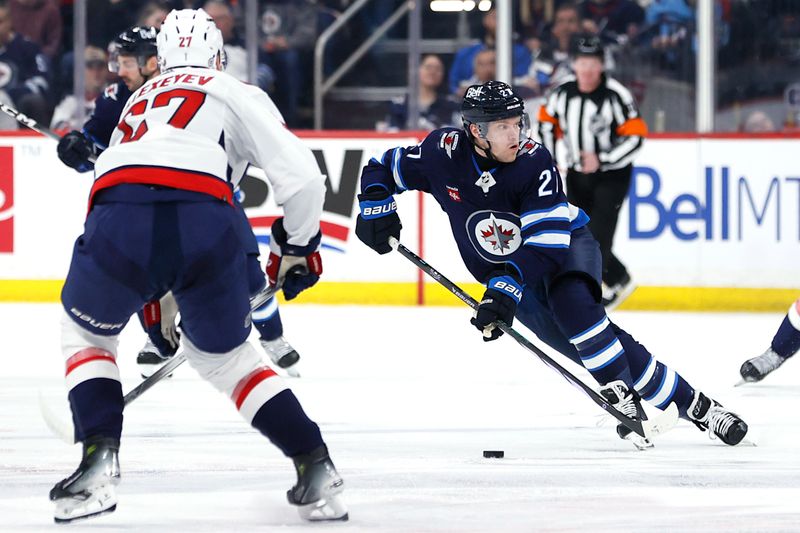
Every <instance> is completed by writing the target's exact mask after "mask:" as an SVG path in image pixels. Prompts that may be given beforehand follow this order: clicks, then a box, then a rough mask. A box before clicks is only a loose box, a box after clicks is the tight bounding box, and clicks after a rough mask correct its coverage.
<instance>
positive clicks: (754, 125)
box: [741, 110, 777, 133]
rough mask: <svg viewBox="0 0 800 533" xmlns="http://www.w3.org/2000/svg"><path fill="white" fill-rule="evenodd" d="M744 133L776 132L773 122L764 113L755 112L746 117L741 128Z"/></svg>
mask: <svg viewBox="0 0 800 533" xmlns="http://www.w3.org/2000/svg"><path fill="white" fill-rule="evenodd" d="M741 130H742V131H743V132H744V133H769V132H771V131H777V128H776V127H775V122H773V121H772V119H771V118H770V117H769V115H767V114H766V113H765V112H764V111H760V110H756V111H753V112H752V113H750V114H749V115H747V118H746V119H745V120H744V123H743V124H742V126H741Z"/></svg>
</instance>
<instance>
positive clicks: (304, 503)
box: [286, 445, 349, 522]
mask: <svg viewBox="0 0 800 533" xmlns="http://www.w3.org/2000/svg"><path fill="white" fill-rule="evenodd" d="M292 459H293V460H294V467H295V469H296V470H297V483H296V484H295V486H294V487H292V488H291V489H289V490H288V491H287V492H286V498H287V499H288V500H289V503H291V504H292V505H297V506H298V509H297V510H298V512H299V513H300V517H301V518H303V519H304V520H309V521H311V522H318V521H323V520H342V521H344V520H347V519H348V518H349V517H348V515H347V507H346V506H345V504H344V501H343V500H342V497H341V494H342V491H344V482H343V481H342V478H341V476H339V473H338V472H336V468H335V467H334V466H333V462H332V461H331V458H330V456H328V448H326V447H325V445H322V446H320V447H319V448H317V449H316V450H314V451H312V452H311V453H308V454H304V455H298V456H296V457H293V458H292Z"/></svg>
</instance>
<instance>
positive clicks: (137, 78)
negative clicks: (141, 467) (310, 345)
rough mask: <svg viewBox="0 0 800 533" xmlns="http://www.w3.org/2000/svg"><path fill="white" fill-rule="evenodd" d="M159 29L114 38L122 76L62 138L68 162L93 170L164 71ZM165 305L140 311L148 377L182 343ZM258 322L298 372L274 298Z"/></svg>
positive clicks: (278, 355) (265, 342) (256, 276)
mask: <svg viewBox="0 0 800 533" xmlns="http://www.w3.org/2000/svg"><path fill="white" fill-rule="evenodd" d="M156 33H157V32H156V29H155V28H152V27H147V26H133V27H131V28H129V29H127V30H125V31H124V32H122V33H121V34H120V35H119V36H118V37H117V38H116V39H115V40H114V41H113V42H112V44H111V47H110V53H111V55H110V57H109V70H111V71H112V72H114V73H116V74H117V75H118V76H119V77H120V81H118V82H116V83H114V84H112V85H109V86H108V87H107V88H106V89H105V91H104V92H103V94H102V95H101V96H99V97H98V98H97V100H96V101H95V109H94V112H93V113H92V116H91V117H90V118H89V120H88V121H87V122H86V124H84V126H83V129H82V131H77V130H74V131H71V132H69V133H67V134H66V135H65V136H64V137H63V138H62V139H61V141H60V142H59V143H58V157H59V159H61V161H62V162H63V163H64V164H65V165H67V166H69V167H72V168H74V169H75V170H77V171H78V172H87V171H90V170H92V169H93V168H94V163H92V161H91V159H93V158H95V157H97V156H98V155H99V154H100V153H102V151H103V150H105V149H106V147H107V146H108V143H109V141H110V140H111V134H112V132H113V131H114V128H116V127H117V124H118V123H119V121H120V115H121V114H122V109H123V107H125V104H126V102H127V101H128V98H130V96H131V94H133V92H134V91H136V90H138V89H139V88H140V87H142V85H144V84H145V83H146V82H147V81H148V80H150V79H151V78H153V77H154V76H157V75H158V74H159V68H158V60H157V57H156V54H157V52H156ZM237 206H238V202H237ZM239 211H240V214H241V218H242V224H241V226H242V227H241V230H242V238H243V239H245V240H246V241H247V244H248V254H249V256H250V263H249V268H248V275H249V277H250V284H251V293H252V294H256V293H258V292H259V291H260V290H261V289H262V288H263V287H264V285H265V283H266V281H265V278H264V272H263V271H262V270H261V265H260V263H259V261H258V256H259V249H258V242H257V241H256V239H255V236H253V232H252V229H251V227H250V224H249V222H248V221H247V216H246V215H245V213H244V210H243V209H241V208H239ZM163 307H164V308H163V310H162V305H161V303H159V302H158V301H155V302H149V303H148V304H147V305H146V306H145V308H144V309H142V310H141V311H140V312H139V313H138V316H139V321H140V323H141V324H142V327H143V328H144V329H145V331H146V332H147V334H148V340H147V342H146V343H145V345H144V347H143V348H142V349H141V350H140V351H139V354H138V355H137V357H136V361H137V363H138V364H139V368H140V371H141V373H142V376H143V377H147V376H149V375H150V374H152V373H153V372H155V371H156V370H157V368H158V367H159V366H160V365H161V364H162V363H163V362H164V360H165V359H167V358H169V357H171V356H173V355H175V352H176V351H177V348H178V342H177V341H178V337H177V333H176V329H175V324H174V314H171V313H170V312H168V310H173V311H177V308H176V307H175V306H174V301H173V300H171V295H167V296H166V297H165V301H164V306H163ZM162 311H163V312H162ZM253 324H254V325H255V326H256V329H257V330H258V332H259V336H260V342H261V346H262V347H263V348H264V350H265V351H266V352H267V354H268V355H269V356H270V359H271V360H272V362H273V363H275V364H277V365H278V366H279V367H281V368H284V369H285V370H286V371H287V373H288V374H289V375H291V376H299V374H298V373H297V370H296V367H295V366H294V365H295V363H297V362H298V361H299V359H300V355H299V354H298V353H297V351H296V350H295V349H294V348H293V347H292V346H291V345H290V344H289V343H288V342H287V341H286V339H285V338H284V337H283V323H282V321H281V316H280V312H279V311H278V301H277V300H276V299H275V298H271V299H270V300H268V301H267V302H265V303H264V305H262V306H261V307H259V308H258V309H256V310H255V311H253Z"/></svg>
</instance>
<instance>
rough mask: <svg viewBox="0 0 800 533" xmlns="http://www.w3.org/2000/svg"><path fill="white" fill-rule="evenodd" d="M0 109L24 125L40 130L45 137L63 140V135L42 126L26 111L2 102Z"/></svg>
mask: <svg viewBox="0 0 800 533" xmlns="http://www.w3.org/2000/svg"><path fill="white" fill-rule="evenodd" d="M0 111H2V112H3V113H5V114H6V115H8V116H10V117H11V118H13V119H14V120H16V121H17V122H19V123H20V124H22V125H23V126H26V127H28V128H30V129H32V130H34V131H38V132H39V133H41V134H42V135H44V136H45V137H50V138H51V139H55V140H56V141H60V140H61V136H60V135H58V134H57V133H55V132H54V131H52V130H51V129H50V128H47V127H45V126H42V125H41V124H39V123H38V122H36V121H35V120H33V119H32V118H31V117H29V116H28V115H26V114H25V113H20V112H19V111H17V110H16V109H14V108H13V107H11V106H7V105H6V104H4V103H2V102H0Z"/></svg>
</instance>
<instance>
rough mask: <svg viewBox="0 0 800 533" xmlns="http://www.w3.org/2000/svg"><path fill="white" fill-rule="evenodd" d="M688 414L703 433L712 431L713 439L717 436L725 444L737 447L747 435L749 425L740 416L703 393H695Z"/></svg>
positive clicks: (710, 434)
mask: <svg viewBox="0 0 800 533" xmlns="http://www.w3.org/2000/svg"><path fill="white" fill-rule="evenodd" d="M687 414H688V415H689V418H690V419H691V420H692V421H693V422H694V423H695V425H696V426H697V427H699V428H700V429H702V430H703V431H706V430H710V433H709V436H711V438H714V436H717V437H719V438H720V440H721V441H722V442H724V443H725V444H729V445H731V446H736V445H737V444H739V443H740V442H741V441H742V439H743V438H744V436H745V435H747V424H745V422H744V420H742V419H741V418H739V415H737V414H736V413H732V412H731V411H728V410H727V409H725V408H724V407H722V405H721V404H720V403H719V402H717V401H716V400H712V399H711V398H709V397H708V396H706V395H705V394H703V393H702V392H699V391H698V392H696V393H695V396H694V400H692V403H691V404H690V405H689V409H688V410H687Z"/></svg>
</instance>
